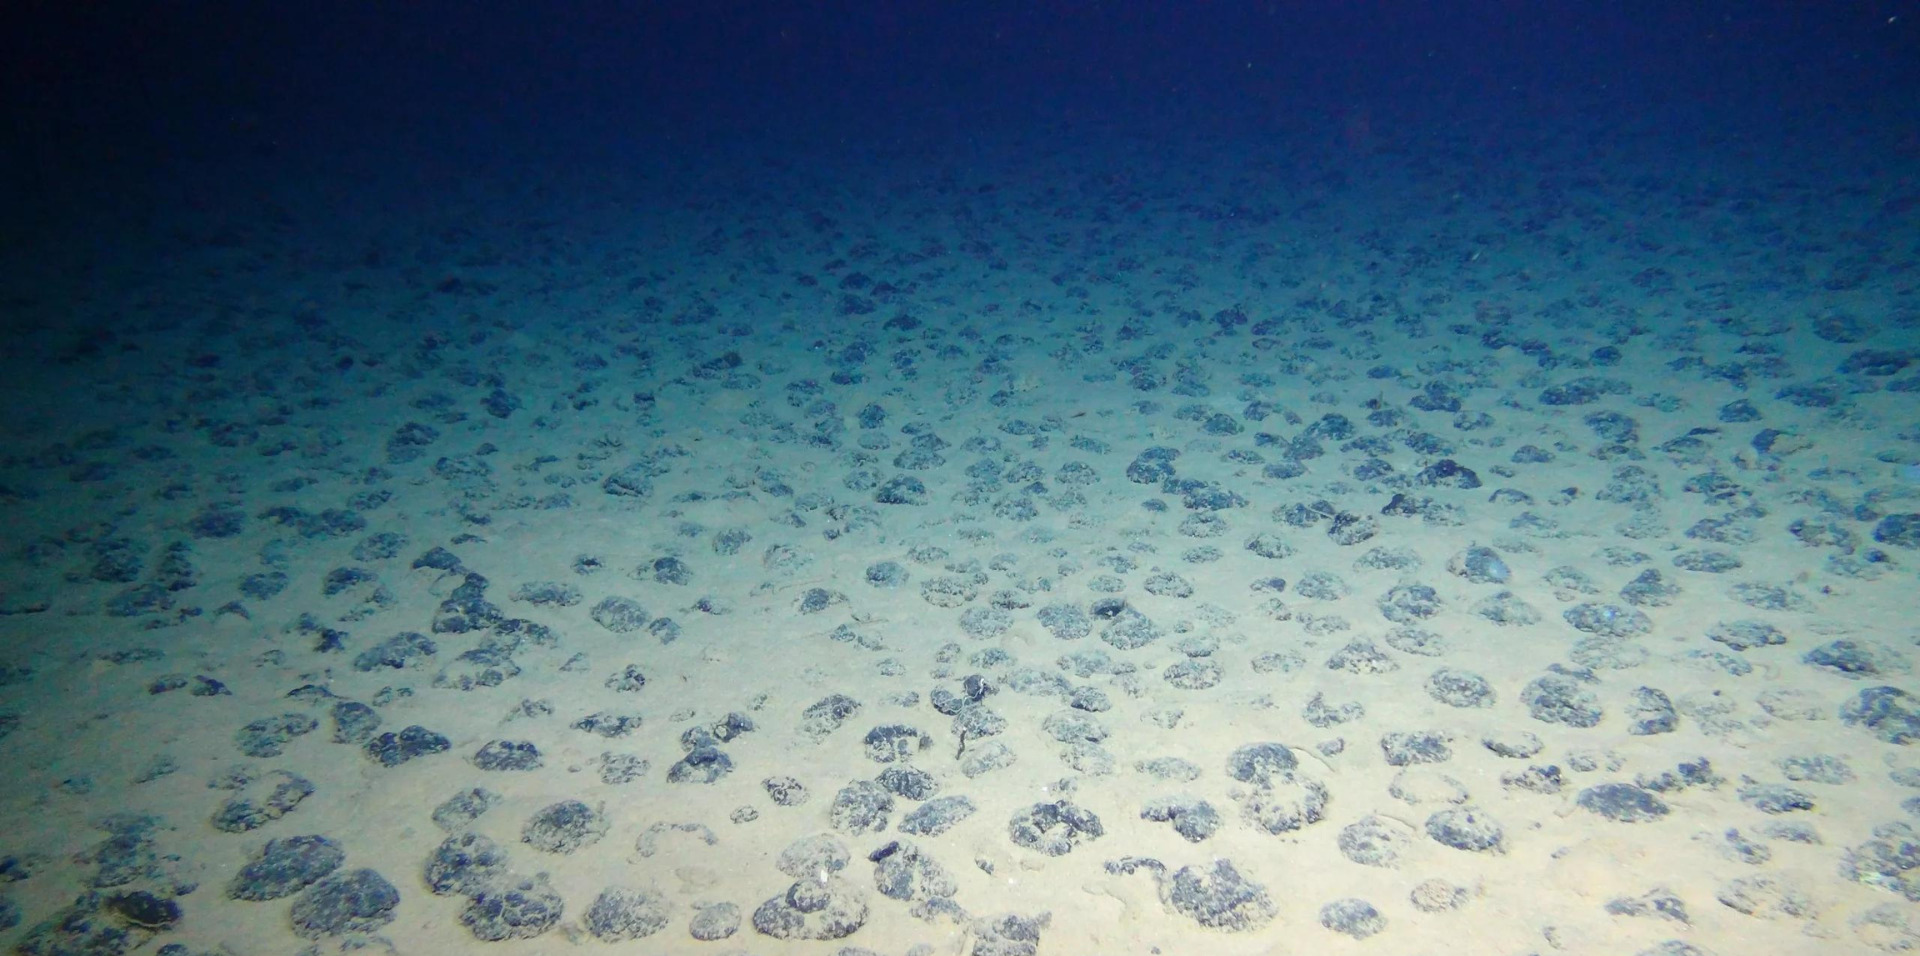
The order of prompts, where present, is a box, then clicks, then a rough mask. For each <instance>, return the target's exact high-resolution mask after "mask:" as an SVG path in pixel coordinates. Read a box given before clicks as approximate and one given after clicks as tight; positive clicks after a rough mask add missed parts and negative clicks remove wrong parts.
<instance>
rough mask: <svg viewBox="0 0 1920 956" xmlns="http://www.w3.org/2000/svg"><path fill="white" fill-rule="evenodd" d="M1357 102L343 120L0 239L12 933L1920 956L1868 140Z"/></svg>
mask: <svg viewBox="0 0 1920 956" xmlns="http://www.w3.org/2000/svg"><path fill="white" fill-rule="evenodd" d="M1346 145H1347V147H1349V148H1354V149H1361V150H1362V151H1361V152H1359V153H1350V152H1343V151H1341V150H1333V149H1323V150H1322V151H1320V152H1319V153H1314V152H1310V151H1309V152H1304V153H1299V154H1295V155H1291V156H1287V154H1282V153H1276V154H1272V155H1265V154H1263V155H1249V154H1246V153H1236V152H1233V151H1230V150H1221V151H1212V150H1210V149H1209V147H1208V146H1207V144H1204V143H1200V144H1192V145H1190V146H1186V147H1180V148H1165V147H1152V148H1147V147H1142V148H1140V149H1138V150H1136V151H1134V152H1132V153H1131V155H1132V156H1133V157H1134V158H1133V159H1132V160H1130V161H1126V162H1121V161H1118V160H1116V159H1114V157H1115V156H1117V155H1122V151H1121V150H1119V149H1117V148H1116V149H1111V150H1108V151H1106V152H1105V153H1102V154H1101V155H1102V157H1103V158H1101V159H1098V160H1095V159H1090V158H1089V157H1088V156H1087V155H1083V154H1080V153H1077V152H1074V151H1071V150H1064V149H1057V148H1056V149H1054V150H1052V151H1050V150H1048V149H1046V148H1038V147H1036V146H1035V144H1031V143H1028V144H1023V145H1022V148H1020V149H1013V148H1007V149H1005V150H1003V151H999V152H992V153H986V154H983V155H978V156H973V157H966V158H964V160H962V159H954V158H952V157H946V158H945V160H946V161H942V159H943V158H942V157H937V156H918V155H914V154H912V153H911V152H910V151H903V153H902V154H901V155H898V156H881V157H874V158H872V159H870V160H867V161H864V162H861V163H850V164H849V165H847V166H846V167H844V168H841V169H838V170H834V171H832V172H831V173H829V172H823V171H822V169H823V168H822V167H819V166H807V165H800V164H796V165H793V166H782V165H779V164H767V165H765V166H763V167H758V168H756V167H754V166H752V165H751V164H749V163H747V162H745V161H744V160H742V161H739V162H732V163H728V162H719V163H715V164H714V168H711V169H707V170H705V171H694V172H686V173H661V174H659V175H657V176H655V177H653V178H647V177H637V178H635V179H630V180H623V179H617V178H611V177H609V178H606V179H595V178H593V177H588V176H582V177H580V178H577V179H570V180H556V181H554V182H550V183H545V184H540V185H538V186H534V185H529V184H526V183H515V182H509V181H507V180H492V179H487V178H485V176H482V177H481V178H480V179H478V180H476V181H475V182H474V183H471V184H468V185H467V186H465V187H463V189H462V190H461V194H460V195H457V196H455V195H441V194H438V193H428V194H412V195H402V194H401V192H400V191H399V190H395V191H393V192H390V193H380V192H378V191H375V192H373V193H371V194H368V193H365V192H362V191H359V187H354V186H350V185H348V184H347V183H346V181H344V180H343V181H341V182H340V183H337V184H324V183H323V184H321V185H312V184H309V185H307V186H303V187H301V188H298V189H293V188H286V189H283V190H282V193H281V195H279V197H278V198H275V199H271V200H261V201H260V202H258V203H244V204H234V203H228V204H223V205H219V206H217V207H215V208H212V209H203V210H201V211H200V212H199V213H197V214H195V215H192V216H188V215H186V214H182V215H181V216H180V217H179V218H177V219H176V220H171V221H169V222H168V223H167V228H166V229H165V230H156V231H155V232H154V234H153V235H154V238H153V240H152V241H151V243H148V244H140V243H131V244H129V246H128V248H127V251H125V252H123V253H120V254H118V257H117V258H114V259H112V260H111V261H110V262H109V263H108V264H107V265H106V266H103V267H101V268H99V269H98V270H97V271H96V273H95V274H94V276H93V277H92V278H91V279H90V280H89V281H87V282H86V283H84V284H77V285H68V286H62V285H60V284H59V283H57V282H54V281H53V280H49V281H48V284H47V286H46V287H45V288H44V289H40V290H29V291H26V292H23V293H21V295H22V314H25V315H29V316H34V317H38V318H39V319H40V320H41V321H42V328H41V329H40V331H38V332H37V333H32V334H27V335H23V336H22V337H21V338H19V339H18V340H17V341H18V342H19V343H20V346H19V347H17V348H16V349H15V350H14V352H13V354H12V356H11V361H12V363H13V366H14V367H13V368H12V369H11V370H10V371H9V376H10V381H9V383H8V390H9V392H10V393H11V394H10V397H9V400H10V402H11V406H10V407H11V413H10V415H9V420H8V421H7V422H6V429H7V431H6V444H5V448H4V453H5V459H4V460H5V466H6V467H5V470H4V475H3V476H0V501H4V511H3V512H0V514H3V515H4V521H5V525H4V527H5V528H6V534H7V538H6V541H5V545H6V548H5V550H6V553H5V556H4V562H5V563H4V576H3V577H0V580H4V582H5V584H4V589H0V611H4V616H0V685H4V686H3V687H0V693H4V695H5V696H4V707H3V708H0V711H3V713H0V734H3V735H4V736H0V761H4V766H5V767H6V768H7V771H8V772H7V774H6V780H5V783H4V784H0V879H3V880H6V881H7V882H5V883H4V884H3V885H0V923H5V924H8V928H6V929H5V930H4V931H0V944H5V945H7V946H12V947H18V949H19V951H21V952H28V953H55V952H82V951H84V952H98V953H106V952H121V951H132V949H133V948H134V947H139V946H146V947H150V948H151V949H149V950H148V951H151V950H152V949H158V947H160V946H163V945H168V944H177V945H179V946H181V947H183V948H182V949H180V950H177V952H181V953H225V952H231V953H268V952H295V951H301V950H303V949H304V948H306V947H313V951H315V952H335V951H339V950H341V949H342V948H350V947H355V946H371V947H372V948H373V949H374V951H394V952H400V953H445V952H473V951H476V950H477V949H478V948H479V944H478V943H476V942H475V941H474V939H475V937H479V938H481V939H488V940H492V944H491V945H490V946H489V947H487V948H488V951H497V952H500V953H503V954H504V953H529V954H531V953H553V952H560V951H562V950H563V949H564V948H566V947H564V946H563V945H562V943H563V941H565V942H570V943H574V944H577V945H579V946H581V947H583V948H586V949H588V950H594V949H600V948H607V949H608V950H609V951H614V947H615V946H617V945H619V944H620V942H621V941H622V940H627V939H642V940H643V941H644V943H643V944H629V945H645V946H647V947H650V948H648V949H647V950H645V951H650V952H688V953H707V952H710V953H773V952H796V953H799V952H819V953H837V952H843V951H845V952H854V953H864V952H876V953H890V954H905V953H967V952H971V953H978V954H1015V953H1032V952H1038V953H1063V954H1085V953H1095V952H1111V953H1148V952H1163V953H1195V952H1202V951H1204V952H1208V953H1220V954H1237V953H1248V954H1252V953H1315V954H1322V953H1324V954H1336V953H1348V952H1363V951H1365V952H1393V953H1433V954H1441V953H1462V952H1476V953H1512V954H1519V953H1548V952H1559V953H1573V954H1587V953H1593V954H1601V953H1609V954H1619V953H1655V954H1663V956H1681V954H1689V953H1696V952H1698V953H1712V954H1735V953H1754V952H1769V953H1787V952H1807V953H1814V952H1825V953H1838V952H1873V951H1884V952H1903V951H1909V950H1911V949H1913V948H1915V947H1916V946H1920V923H1916V921H1915V911H1914V908H1913V903H1912V902H1911V901H1912V900H1916V899H1920V851H1916V849H1915V847H1916V845H1920V836H1916V833H1915V830H1914V829H1913V827H1914V825H1915V824H1916V823H1920V821H1916V819H1915V815H1916V813H1920V789H1916V788H1920V756H1916V755H1915V754H1914V753H1913V752H1912V751H1911V748H1910V746H1909V745H1910V744H1911V742H1912V741H1913V740H1916V739H1920V699H1916V698H1915V697H1912V696H1909V694H1910V692H1911V691H1912V690H1913V677H1912V674H1911V665H1910V662H1911V658H1912V655H1913V653H1914V645H1915V643H1916V635H1920V631H1916V629H1915V625H1914V621H1913V607H1914V604H1913V600H1912V594H1913V590H1914V586H1915V583H1916V581H1915V575H1914V567H1915V562H1916V561H1920V555H1916V551H1915V548H1916V547H1920V515H1917V514H1915V513H1916V512H1920V468H1917V467H1916V462H1920V446H1917V445H1916V441H1920V416H1916V414H1915V404H1914V401H1915V398H1914V397H1915V395H1916V393H1920V377H1916V369H1915V368H1914V367H1913V366H1912V365H1911V363H1912V361H1913V359H1914V357H1915V355H1916V352H1915V346H1916V340H1917V339H1920V303H1916V302H1915V300H1914V298H1913V294H1912V290H1911V283H1910V278H1911V277H1910V275H1904V274H1902V273H1900V271H1899V270H1898V269H1897V268H1895V267H1894V266H1893V265H1890V264H1889V263H1890V262H1893V261H1895V260H1892V259H1887V258H1881V257H1878V256H1876V255H1874V254H1871V253H1868V252H1863V251H1861V248H1862V246H1863V245H1864V244H1865V243H1863V241H1862V240H1861V239H1860V237H1861V236H1862V235H1863V234H1874V230H1875V229H1876V228H1879V227H1876V225H1875V223H1880V224H1881V225H1883V226H1884V225H1885V224H1886V223H1887V222H1889V221H1892V220H1890V219H1889V217H1892V216H1895V214H1896V211H1889V207H1888V206H1886V205H1885V203H1886V202H1887V201H1888V200H1887V198H1886V197H1884V196H1878V195H1875V196H1871V197H1869V196H1867V195H1864V194H1863V193H1862V192H1861V191H1859V190H1854V189H1851V188H1850V186H1852V185H1853V183H1852V182H1851V181H1850V180H1849V179H1848V178H1847V176H1846V175H1845V174H1844V173H1840V172H1831V173H1823V172H1820V171H1819V170H1815V171H1814V173H1813V174H1812V175H1797V176H1794V177H1788V176H1785V175H1783V174H1782V175H1772V174H1770V171H1769V170H1768V169H1766V168H1754V169H1741V170H1724V169H1723V170H1714V171H1702V170H1695V171H1692V172H1690V173H1687V174H1679V175H1667V176H1654V175H1652V174H1651V173H1650V172H1649V170H1651V169H1652V168H1653V165H1652V164H1651V163H1647V164H1640V163H1636V161H1635V160H1634V158H1633V157H1632V156H1631V155H1627V154H1622V155H1618V156H1612V157H1594V156H1589V155H1585V154H1583V153H1580V152H1578V151H1573V150H1569V151H1567V152H1565V153H1562V152H1560V151H1558V150H1557V149H1556V148H1554V147H1551V146H1541V147H1539V149H1540V152H1539V153H1535V154H1527V155H1514V156H1512V157H1511V158H1510V160H1509V163H1508V164H1507V165H1505V166H1503V167H1502V168H1498V169H1487V168H1483V167H1479V166H1476V165H1474V164H1473V163H1470V162H1468V161H1467V160H1466V159H1463V158H1460V157H1463V156H1465V155H1467V154H1468V151H1467V150H1466V149H1465V148H1464V147H1463V149H1462V150H1461V151H1460V152H1456V153H1449V152H1448V151H1447V150H1446V149H1444V148H1433V149H1425V150H1422V151H1421V152H1420V153H1419V154H1418V155H1417V156H1415V155H1410V154H1408V153H1405V152H1396V151H1395V150H1393V149H1392V148H1390V146H1388V145H1381V146H1379V147H1378V148H1371V149H1370V148H1367V147H1368V146H1369V145H1370V144H1353V143H1349V144H1346ZM1281 156H1286V157H1287V158H1279V157H1281ZM1535 170H1551V172H1535ZM747 171H751V172H752V173H753V175H752V176H751V177H748V176H747V175H746V172H747ZM1802 172H1803V173H1804V171H1802ZM1823 176H1825V177H1827V178H1822V177H1823ZM1908 228H1909V229H1910V226H1909V227H1908ZM1882 234H1884V233H1882ZM1903 867H1904V868H1906V869H1903ZM76 900H77V901H78V902H76ZM86 947H95V948H86ZM1383 947H1384V948H1383ZM843 948H845V949H843Z"/></svg>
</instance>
